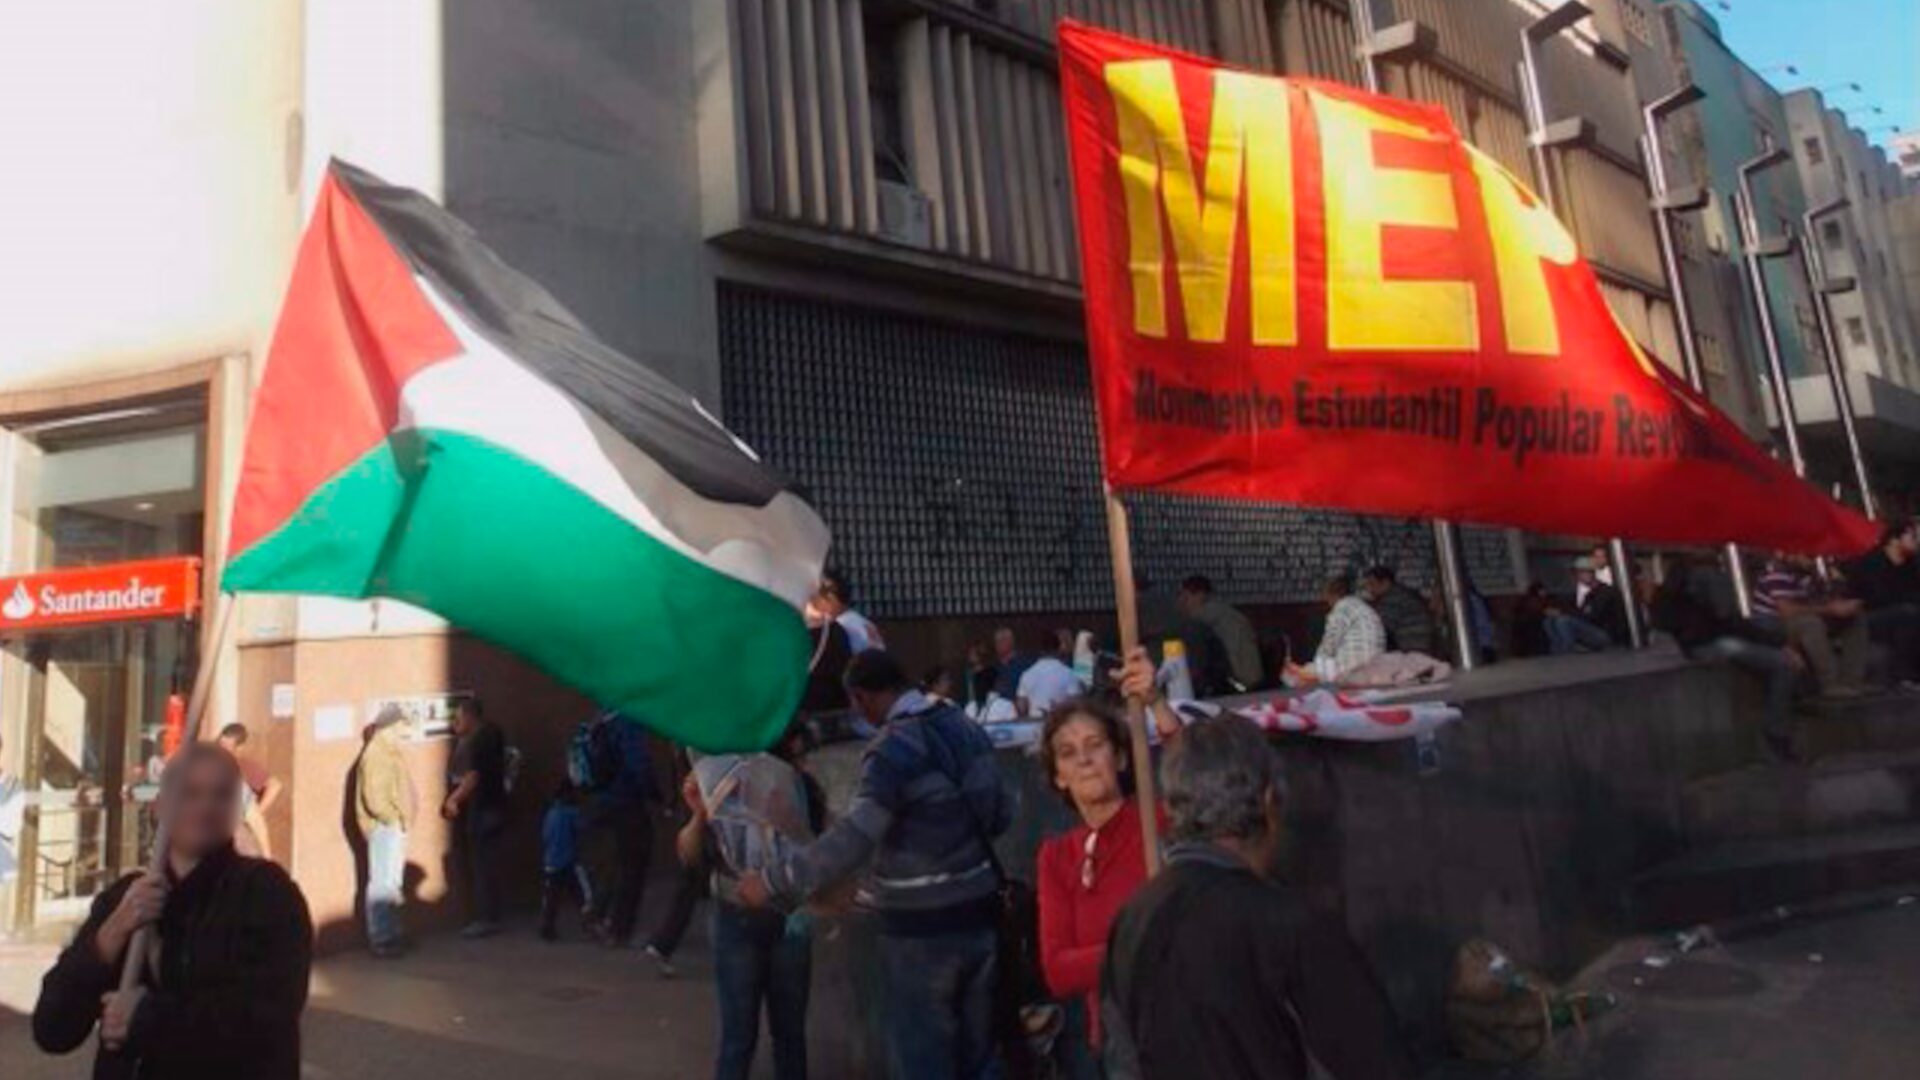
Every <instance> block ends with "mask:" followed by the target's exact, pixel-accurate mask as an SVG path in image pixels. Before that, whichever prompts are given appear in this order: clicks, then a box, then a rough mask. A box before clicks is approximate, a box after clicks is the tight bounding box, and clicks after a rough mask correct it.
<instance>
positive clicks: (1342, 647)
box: [1287, 574, 1387, 686]
mask: <svg viewBox="0 0 1920 1080" xmlns="http://www.w3.org/2000/svg"><path fill="white" fill-rule="evenodd" d="M1320 599H1321V600H1322V601H1324V602H1325V603H1326V605H1327V628H1326V630H1324V631H1323V632H1322V633H1321V634H1320V648H1319V649H1318V650H1316V651H1315V652H1314V654H1313V662H1312V663H1311V664H1305V665H1303V664H1294V663H1289V664H1288V665H1287V681H1288V682H1289V683H1291V684H1292V685H1294V686H1314V685H1317V684H1319V683H1337V682H1339V681H1340V680H1341V679H1343V678H1345V677H1346V676H1347V675H1348V674H1349V673H1351V672H1352V671H1353V670H1354V669H1355V668H1357V667H1360V666H1361V665H1363V664H1366V663H1368V662H1369V661H1371V660H1373V659H1375V658H1377V657H1379V656H1380V655H1381V654H1383V653H1385V652H1386V651H1387V627H1386V624H1384V623H1382V622H1381V621H1380V616H1379V615H1378V614H1376V613H1375V612H1374V610H1373V608H1372V607H1370V606H1368V604H1367V602H1366V601H1365V600H1362V599H1360V598H1359V597H1357V596H1355V595H1353V578H1352V577H1350V576H1348V575H1346V574H1335V575H1334V576H1333V577H1331V578H1328V579H1327V584H1326V587H1325V588H1324V589H1323V590H1322V591H1321V593H1320Z"/></svg>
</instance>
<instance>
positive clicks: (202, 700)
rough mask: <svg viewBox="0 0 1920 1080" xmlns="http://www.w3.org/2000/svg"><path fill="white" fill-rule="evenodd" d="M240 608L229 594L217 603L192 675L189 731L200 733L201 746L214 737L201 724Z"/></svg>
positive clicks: (223, 595) (197, 735) (188, 714)
mask: <svg viewBox="0 0 1920 1080" xmlns="http://www.w3.org/2000/svg"><path fill="white" fill-rule="evenodd" d="M238 606H239V605H238V604H237V603H235V601H234V598H233V594H232V593H230V592H222V593H221V594H220V599H218V600H216V601H214V609H213V632H212V633H211V634H210V635H208V638H207V647H206V649H205V650H204V651H203V652H201V654H200V663H199V665H198V666H197V667H195V669H194V672H193V689H192V690H191V691H190V692H189V693H188V695H187V730H188V731H192V732H197V734H196V735H195V736H194V738H196V739H198V740H200V741H202V742H204V741H206V740H207V739H208V738H210V737H212V734H213V733H212V732H209V731H206V730H203V729H202V727H201V724H202V722H203V721H204V720H205V718H206V712H207V697H208V695H210V694H212V693H213V675H214V672H215V671H217V670H219V667H220V654H221V653H223V652H225V651H226V646H227V632H228V631H229V630H231V629H232V627H233V609H234V608H236V607H238Z"/></svg>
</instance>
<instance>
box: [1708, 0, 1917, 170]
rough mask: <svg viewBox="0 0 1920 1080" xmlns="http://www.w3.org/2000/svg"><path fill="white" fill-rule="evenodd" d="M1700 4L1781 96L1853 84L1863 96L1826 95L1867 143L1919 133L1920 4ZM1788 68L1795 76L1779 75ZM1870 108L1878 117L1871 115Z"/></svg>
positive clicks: (1854, 0) (1868, 0)
mask: <svg viewBox="0 0 1920 1080" xmlns="http://www.w3.org/2000/svg"><path fill="white" fill-rule="evenodd" d="M1698 2H1699V3H1700V4H1701V6H1703V7H1705V8H1706V9H1707V10H1708V11H1710V12H1712V13H1713V16H1714V18H1716V19H1718V20H1719V21H1720V34H1721V37H1722V38H1723V39H1725V41H1726V42H1727V44H1728V45H1729V46H1730V47H1731V48H1732V49H1733V51H1734V52H1735V53H1737V54H1738V55H1739V56H1740V57H1741V59H1743V60H1745V61H1746V62H1747V63H1748V64H1750V65H1751V66H1752V67H1753V68H1754V69H1755V70H1756V71H1759V72H1761V73H1762V74H1763V75H1765V76H1766V77H1767V80H1768V81H1769V82H1771V83H1773V85H1774V86H1775V87H1777V88H1779V89H1780V90H1781V91H1782V92H1783V93H1784V92H1786V91H1788V90H1797V89H1799V88H1801V87H1803V86H1813V87H1832V86H1834V85H1835V84H1838V83H1852V82H1857V83H1859V84H1860V86H1861V89H1862V90H1863V92H1862V93H1858V94H1856V93H1852V92H1850V91H1845V90H1829V91H1828V92H1827V93H1826V94H1825V97H1826V100H1827V104H1828V106H1830V107H1832V108H1837V109H1839V110H1841V111H1842V112H1844V113H1846V114H1847V119H1848V121H1849V122H1850V123H1851V124H1852V125H1853V126H1854V127H1857V128H1860V129H1861V130H1863V131H1865V132H1866V133H1867V136H1868V138H1870V139H1872V140H1873V141H1874V142H1876V143H1878V144H1879V145H1881V146H1885V145H1887V139H1888V137H1889V136H1890V135H1891V134H1892V132H1891V131H1889V128H1890V127H1892V126H1895V125H1897V126H1898V127H1899V129H1900V130H1901V131H1912V130H1915V129H1917V128H1920V0H1725V2H1724V3H1722V0H1698ZM1786 64H1792V65H1793V66H1794V67H1796V68H1798V69H1799V72H1798V74H1790V73H1788V72H1786V71H1783V70H1777V69H1779V68H1780V67H1781V66H1782V65H1786ZM1872 105H1878V106H1880V108H1881V109H1883V110H1884V115H1881V116H1875V115H1873V114H1872V111H1871V109H1870V108H1868V106H1872Z"/></svg>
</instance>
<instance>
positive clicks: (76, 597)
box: [0, 557, 200, 634]
mask: <svg viewBox="0 0 1920 1080" xmlns="http://www.w3.org/2000/svg"><path fill="white" fill-rule="evenodd" d="M199 607H200V560H199V559H195V558H191V557H180V558H171V559H142V560H140V561H138V562H123V563H109V564H106V565H104V566H77V567H72V568H70V569H65V570H46V571H43V572H41V573H38V574H24V575H21V576H19V577H8V578H0V634H6V633H8V632H10V631H20V630H47V629H52V628H55V627H61V626H80V625H84V624H87V623H101V622H120V621H126V620H130V619H162V618H172V617H179V616H187V615H192V614H193V613H194V612H195V611H196V610H198V608H199Z"/></svg>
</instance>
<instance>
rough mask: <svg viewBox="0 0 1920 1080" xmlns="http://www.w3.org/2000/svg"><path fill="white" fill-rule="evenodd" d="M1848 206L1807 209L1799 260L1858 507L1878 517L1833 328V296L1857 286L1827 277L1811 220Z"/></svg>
mask: <svg viewBox="0 0 1920 1080" xmlns="http://www.w3.org/2000/svg"><path fill="white" fill-rule="evenodd" d="M1850 205H1852V204H1851V203H1850V202H1849V201H1848V199H1847V198H1846V197H1845V196H1841V197H1840V198H1838V199H1835V200H1833V201H1832V202H1830V203H1827V204H1826V205H1825V206H1819V207H1815V208H1814V209H1812V210H1809V211H1807V213H1806V215H1805V216H1804V217H1802V218H1801V223H1800V263H1801V266H1802V267H1803V268H1805V270H1806V273H1807V288H1809V289H1812V290H1813V310H1814V314H1815V315H1816V316H1817V317H1818V319H1819V321H1820V344H1821V345H1822V346H1823V347H1824V348H1825V350H1826V354H1827V380H1828V381H1829V382H1831V383H1832V384H1833V407H1834V411H1836V412H1838V413H1839V414H1840V430H1841V431H1842V432H1843V433H1844V434H1845V435H1846V438H1847V456H1848V457H1850V458H1852V459H1853V477H1854V480H1855V481H1856V482H1857V483H1859V485H1860V508H1861V509H1862V510H1865V511H1866V513H1867V516H1868V517H1870V518H1878V517H1879V516H1880V512H1879V509H1880V508H1879V506H1878V504H1877V502H1876V500H1875V499H1874V497H1873V479H1872V477H1870V476H1869V475H1868V474H1867V455H1866V452H1865V450H1863V449H1862V448H1861V445H1860V426H1859V421H1858V419H1857V418H1856V416H1855V414H1854V411H1853V390H1852V388H1851V387H1849V386H1848V385H1847V373H1846V370H1845V368H1844V366H1843V365H1842V364H1841V362H1840V338H1839V335H1837V334H1835V333H1834V329H1833V307H1832V304H1833V298H1834V297H1835V296H1836V295H1838V294H1840V293H1845V292H1852V291H1853V290H1854V289H1857V288H1859V287H1860V286H1859V282H1857V281H1856V280H1854V279H1853V278H1850V277H1829V276H1828V275H1827V270H1826V256H1825V255H1824V254H1822V252H1821V250H1820V244H1819V239H1818V237H1817V236H1816V234H1815V230H1814V223H1815V222H1816V221H1818V220H1819V219H1820V218H1823V217H1825V216H1827V215H1828V214H1837V213H1839V212H1840V211H1842V210H1845V209H1846V208H1847V207H1848V206H1850Z"/></svg>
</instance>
